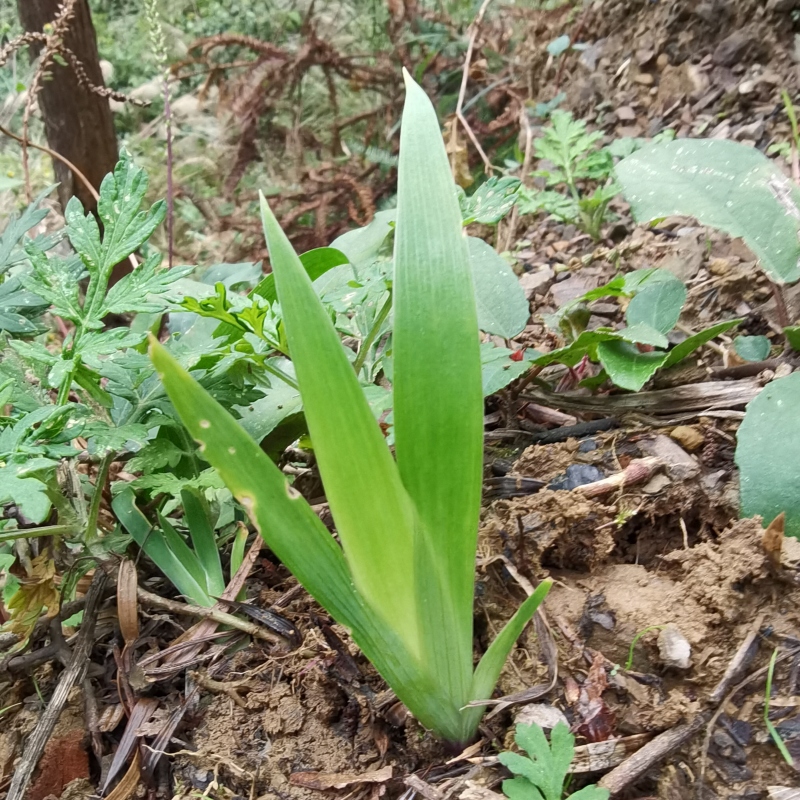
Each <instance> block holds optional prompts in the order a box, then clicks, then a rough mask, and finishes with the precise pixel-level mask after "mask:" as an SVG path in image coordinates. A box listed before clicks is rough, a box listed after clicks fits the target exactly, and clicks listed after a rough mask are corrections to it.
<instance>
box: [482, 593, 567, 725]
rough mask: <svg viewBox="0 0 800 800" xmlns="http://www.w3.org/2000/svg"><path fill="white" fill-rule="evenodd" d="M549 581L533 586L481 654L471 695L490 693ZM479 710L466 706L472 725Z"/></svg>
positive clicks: (544, 594)
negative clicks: (531, 590)
mask: <svg viewBox="0 0 800 800" xmlns="http://www.w3.org/2000/svg"><path fill="white" fill-rule="evenodd" d="M552 585H553V582H552V581H542V582H541V583H540V584H539V585H538V586H537V587H536V591H534V593H533V594H532V595H531V596H530V597H528V599H527V600H526V601H525V602H524V603H523V604H522V605H521V606H520V607H519V608H518V609H517V612H516V614H514V616H513V617H511V619H510V620H509V621H508V622H507V623H506V624H505V625H504V627H503V630H501V631H500V633H498V634H497V636H496V637H495V639H494V641H493V642H492V643H491V644H490V645H489V649H488V650H487V651H486V652H485V653H484V654H483V658H481V660H480V662H479V663H478V667H477V669H476V670H475V675H474V677H473V679H472V692H471V694H472V699H474V700H487V699H488V698H489V697H491V696H492V692H493V691H494V687H495V684H496V683H497V679H498V678H499V677H500V672H501V671H502V669H503V665H504V664H505V663H506V659H507V658H508V654H509V653H510V652H511V648H512V647H513V646H514V642H516V641H517V639H518V638H519V636H520V634H521V633H522V630H523V628H524V627H525V626H526V625H527V624H528V622H530V620H531V618H532V617H533V615H534V614H535V613H536V609H537V608H539V606H540V605H541V604H542V602H543V601H544V598H545V597H546V596H547V593H548V592H549V591H550V587H551V586H552ZM483 711H484V709H483V708H477V707H476V708H470V709H469V715H470V717H471V719H472V721H473V723H474V725H477V724H478V721H479V720H480V718H481V717H482V716H483Z"/></svg>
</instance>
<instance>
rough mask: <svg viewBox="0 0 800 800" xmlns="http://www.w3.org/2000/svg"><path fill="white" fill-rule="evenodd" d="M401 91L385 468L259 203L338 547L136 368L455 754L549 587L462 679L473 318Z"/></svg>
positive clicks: (435, 181) (467, 659)
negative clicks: (391, 442) (390, 437)
mask: <svg viewBox="0 0 800 800" xmlns="http://www.w3.org/2000/svg"><path fill="white" fill-rule="evenodd" d="M406 92H407V94H406V104H405V109H404V112H403V121H402V129H401V140H400V162H399V191H398V208H397V227H396V234H395V244H394V261H393V267H394V270H393V278H392V294H393V299H394V305H393V334H392V337H393V369H392V373H393V413H394V437H395V444H396V460H395V459H393V458H392V454H391V452H390V450H389V448H388V446H387V443H386V441H385V439H384V436H383V434H382V432H381V429H380V427H379V426H378V425H377V424H376V421H375V419H374V416H373V414H372V412H371V410H370V408H369V405H368V403H367V400H366V398H365V396H364V392H363V389H362V387H361V385H360V384H359V381H358V377H357V376H356V374H355V371H354V370H353V367H352V364H351V363H350V360H349V359H348V357H347V355H346V352H345V349H344V348H343V347H342V344H341V341H340V339H339V335H338V334H337V332H336V329H335V327H334V325H333V323H332V321H331V318H330V316H329V314H328V313H327V312H326V310H325V307H324V306H323V305H322V303H321V302H320V300H319V298H318V296H317V294H316V292H315V289H314V286H313V284H312V282H311V279H310V278H309V276H308V274H307V272H306V270H305V269H304V267H303V264H302V262H301V261H300V259H299V258H298V257H297V256H296V255H295V253H294V251H293V249H292V247H291V245H290V244H289V241H288V239H287V238H286V237H285V235H284V234H283V232H282V231H281V230H280V227H279V226H278V224H277V222H276V220H275V218H274V216H273V215H272V213H271V211H270V210H269V208H268V206H267V204H266V201H263V200H262V216H263V222H264V229H265V234H266V238H267V245H268V248H269V251H270V258H271V262H272V266H273V270H274V273H275V282H276V288H277V295H278V300H279V302H280V310H281V314H282V324H283V325H284V327H285V331H286V338H287V342H288V346H289V352H290V354H291V358H292V363H293V365H294V368H295V372H296V376H297V382H298V384H299V386H300V390H301V393H302V398H303V406H304V410H305V417H306V421H307V423H308V429H309V431H310V434H311V440H312V442H313V446H314V450H315V454H316V457H317V462H318V464H319V469H320V472H321V474H322V478H323V482H324V485H325V490H326V495H327V498H328V501H329V503H330V507H331V510H332V512H333V516H334V519H335V521H336V525H337V532H338V536H339V539H340V541H341V545H342V546H341V547H339V545H338V544H337V543H336V542H335V541H334V540H333V539H332V538H331V536H330V534H329V533H328V531H327V530H326V529H325V527H324V526H323V525H322V523H321V522H320V521H319V518H318V517H317V516H316V515H315V514H314V512H313V511H312V510H311V508H310V507H309V506H308V504H307V503H306V502H305V500H304V499H303V498H302V497H301V496H300V495H299V493H297V492H296V491H295V490H294V489H293V488H292V487H291V486H290V485H289V484H288V483H287V481H286V479H285V477H284V476H283V475H282V473H281V472H280V471H279V470H278V469H277V467H276V466H275V465H274V464H273V463H272V462H271V461H270V460H269V458H268V457H267V456H266V455H265V454H264V453H263V452H262V451H261V450H260V448H259V447H258V445H257V444H256V443H255V442H254V441H253V440H252V439H251V438H250V437H249V436H248V435H247V433H246V432H245V431H244V430H243V429H242V428H241V427H240V426H239V425H238V424H237V423H236V422H235V420H233V419H232V418H231V417H230V415H228V414H227V413H226V411H225V410H224V409H223V408H222V407H221V406H220V405H219V404H218V403H217V402H215V401H214V400H213V399H212V398H211V397H210V396H209V395H208V394H207V393H206V392H204V391H202V390H201V388H200V387H199V386H198V385H197V384H196V383H195V382H194V381H193V380H192V379H191V377H190V376H189V375H188V374H187V373H186V371H185V370H183V369H181V368H180V366H179V365H178V364H177V363H176V362H175V360H174V359H173V358H171V357H170V356H169V354H168V353H167V352H166V351H165V349H164V348H163V347H161V346H160V345H159V344H157V343H156V342H153V343H152V344H151V357H152V359H153V362H154V364H155V365H156V368H157V369H158V371H159V374H160V375H161V377H162V380H163V382H164V385H165V387H166V390H167V392H168V394H169V396H170V398H171V399H172V401H173V403H174V405H175V408H176V409H177V411H178V413H179V414H180V416H181V419H182V420H183V422H184V424H185V425H186V427H187V429H188V430H189V431H190V433H191V435H192V437H193V438H195V439H196V440H197V441H198V442H200V449H201V452H202V455H203V457H204V458H205V459H207V460H208V462H209V463H211V464H212V465H213V466H215V467H216V468H217V469H218V470H219V472H220V474H221V475H222V477H223V478H224V480H225V482H226V484H227V485H228V486H229V488H230V489H231V491H232V492H233V494H234V495H235V496H236V497H237V498H238V499H239V500H240V502H241V503H242V504H243V505H244V507H245V508H246V509H247V510H248V512H249V514H250V516H251V518H252V520H253V522H254V524H255V525H256V527H257V528H258V529H259V531H260V532H261V534H262V536H263V537H264V538H265V540H266V541H267V543H268V545H269V546H270V548H271V549H272V550H273V551H274V552H275V553H276V555H277V556H278V557H279V558H280V559H281V560H282V561H283V562H284V563H285V564H286V565H287V567H289V569H290V570H291V571H292V572H293V573H294V574H295V575H296V576H297V577H298V579H299V580H300V582H301V583H302V584H303V585H304V586H305V587H306V588H307V589H308V591H309V592H310V593H311V594H312V595H313V596H314V597H315V598H316V599H317V600H318V601H319V602H320V603H321V604H322V605H323V606H324V607H325V608H326V609H327V610H328V611H329V612H330V613H331V614H332V616H333V617H334V618H335V619H336V620H337V621H338V622H340V623H341V624H343V625H345V626H346V627H347V628H348V629H349V630H350V631H351V632H352V635H353V638H354V639H355V641H356V642H357V644H358V645H359V646H360V647H361V649H362V650H363V652H364V653H365V655H366V656H367V657H368V658H369V659H370V660H371V661H372V662H373V664H375V666H376V667H377V669H378V671H379V672H380V673H381V674H382V675H383V677H384V678H385V679H386V680H387V682H388V683H389V685H390V686H391V687H392V688H393V689H394V691H395V692H396V693H397V695H398V697H399V698H400V699H401V700H402V701H403V702H404V703H405V704H406V706H407V707H408V708H409V709H410V710H411V712H412V713H413V714H414V715H415V716H416V717H417V718H418V719H419V720H420V722H421V723H422V724H423V725H425V726H426V727H428V728H430V729H431V730H433V731H434V732H436V733H437V734H438V735H440V736H442V737H443V738H445V739H449V740H452V741H456V742H464V741H467V740H468V739H469V738H470V737H471V736H472V734H473V733H474V731H475V728H476V726H477V724H478V721H479V719H480V717H481V715H482V713H483V710H482V708H481V707H480V701H481V700H485V699H488V698H489V697H490V695H491V693H492V690H493V688H494V685H495V683H496V681H497V678H498V676H499V674H500V671H501V669H502V666H503V664H504V662H505V660H506V657H507V655H508V653H509V651H510V649H511V648H512V646H513V644H514V642H515V640H516V638H517V637H518V636H519V634H520V633H521V631H522V629H523V627H524V626H525V625H526V623H527V622H528V620H529V619H530V617H531V616H532V615H533V613H534V612H535V610H536V608H537V607H538V605H539V604H540V603H541V601H542V600H543V598H544V596H545V594H546V593H547V591H548V589H549V583H548V582H543V583H542V584H541V585H540V586H539V588H538V589H537V590H536V592H535V593H534V594H533V595H532V596H531V597H529V598H528V599H527V600H526V601H525V602H524V603H523V604H522V606H521V607H520V609H519V610H518V611H517V613H516V614H515V615H514V616H513V617H512V618H511V620H510V621H509V622H508V624H507V625H506V626H505V627H504V628H503V630H502V631H501V633H500V634H499V635H498V637H497V638H496V639H495V640H494V642H493V643H492V644H491V646H490V647H489V649H488V650H487V651H486V653H485V654H484V655H483V658H482V659H481V661H480V663H479V664H478V666H477V668H474V667H473V657H472V656H473V644H472V635H473V632H472V603H473V582H474V568H475V552H476V544H477V540H476V537H477V526H478V514H479V509H480V493H481V473H482V413H483V407H482V399H483V394H482V391H481V370H480V358H479V350H478V322H477V313H476V307H475V299H474V292H473V288H472V278H471V269H470V258H469V251H468V246H467V243H466V241H465V238H464V236H463V234H462V220H461V214H460V211H459V206H458V201H457V198H456V194H455V190H454V186H453V181H452V178H451V175H450V170H449V166H448V162H447V156H446V153H445V150H444V144H443V141H442V138H441V133H440V130H439V126H438V123H437V121H436V115H435V113H434V110H433V108H432V106H431V104H430V102H429V100H428V99H427V97H426V96H425V94H424V92H423V91H422V90H421V89H420V88H419V86H417V85H416V84H415V83H414V82H413V81H412V80H411V78H410V77H409V76H408V75H407V74H406ZM442 354H444V357H443V356H442ZM476 702H477V706H473V705H470V704H471V703H476Z"/></svg>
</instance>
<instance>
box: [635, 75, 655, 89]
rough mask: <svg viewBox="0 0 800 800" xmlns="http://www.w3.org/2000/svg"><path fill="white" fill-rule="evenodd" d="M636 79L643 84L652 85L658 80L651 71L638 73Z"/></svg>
mask: <svg viewBox="0 0 800 800" xmlns="http://www.w3.org/2000/svg"><path fill="white" fill-rule="evenodd" d="M634 81H636V83H639V84H641V85H642V86H652V85H653V84H654V83H655V82H656V80H655V78H654V77H653V76H652V75H651V74H650V73H649V72H640V73H638V74H637V75H636V76H635V77H634Z"/></svg>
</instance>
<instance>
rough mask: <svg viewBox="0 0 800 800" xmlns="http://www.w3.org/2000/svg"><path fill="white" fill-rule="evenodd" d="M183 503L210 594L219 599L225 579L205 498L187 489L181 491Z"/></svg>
mask: <svg viewBox="0 0 800 800" xmlns="http://www.w3.org/2000/svg"><path fill="white" fill-rule="evenodd" d="M181 502H182V503H183V511H184V516H185V519H186V526H187V527H188V528H189V535H190V536H191V537H192V544H193V545H194V552H195V554H196V555H197V560H198V561H199V562H200V565H201V566H202V568H203V572H204V574H205V578H206V585H207V587H208V593H209V594H210V595H211V596H212V597H219V596H220V595H221V594H222V593H223V592H224V591H225V577H224V576H223V574H222V564H221V563H220V558H219V548H218V547H217V537H216V536H214V529H213V528H212V527H211V522H210V521H209V519H208V507H207V505H206V502H205V498H204V497H203V496H202V495H201V494H200V493H199V492H198V491H197V490H195V489H190V488H186V489H181Z"/></svg>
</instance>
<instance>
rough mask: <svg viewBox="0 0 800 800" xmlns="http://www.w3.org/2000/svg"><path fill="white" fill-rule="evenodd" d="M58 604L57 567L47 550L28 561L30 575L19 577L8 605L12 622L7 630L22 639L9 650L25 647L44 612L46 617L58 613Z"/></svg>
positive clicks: (9, 622)
mask: <svg viewBox="0 0 800 800" xmlns="http://www.w3.org/2000/svg"><path fill="white" fill-rule="evenodd" d="M59 601H60V595H59V592H58V586H57V585H56V565H55V563H54V562H53V559H52V557H51V556H50V552H49V550H45V551H44V552H43V553H42V554H41V555H39V556H37V557H36V558H34V559H33V561H32V562H31V571H30V574H29V575H24V576H22V577H20V578H19V589H18V590H17V591H16V592H15V593H14V596H13V597H12V598H11V599H10V600H9V602H8V611H9V613H10V615H11V619H10V620H9V621H8V623H7V627H6V630H7V631H10V632H11V633H16V634H17V635H18V636H20V637H21V638H22V641H21V642H20V643H19V644H17V645H15V647H14V648H12V651H13V650H16V649H19V648H20V647H24V645H25V643H26V642H27V640H28V636H30V633H31V631H32V630H33V626H34V625H35V624H36V622H37V621H38V619H39V617H40V616H41V614H42V611H44V609H47V616H48V617H54V616H55V615H56V614H57V613H58V609H59V605H60V602H59Z"/></svg>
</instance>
